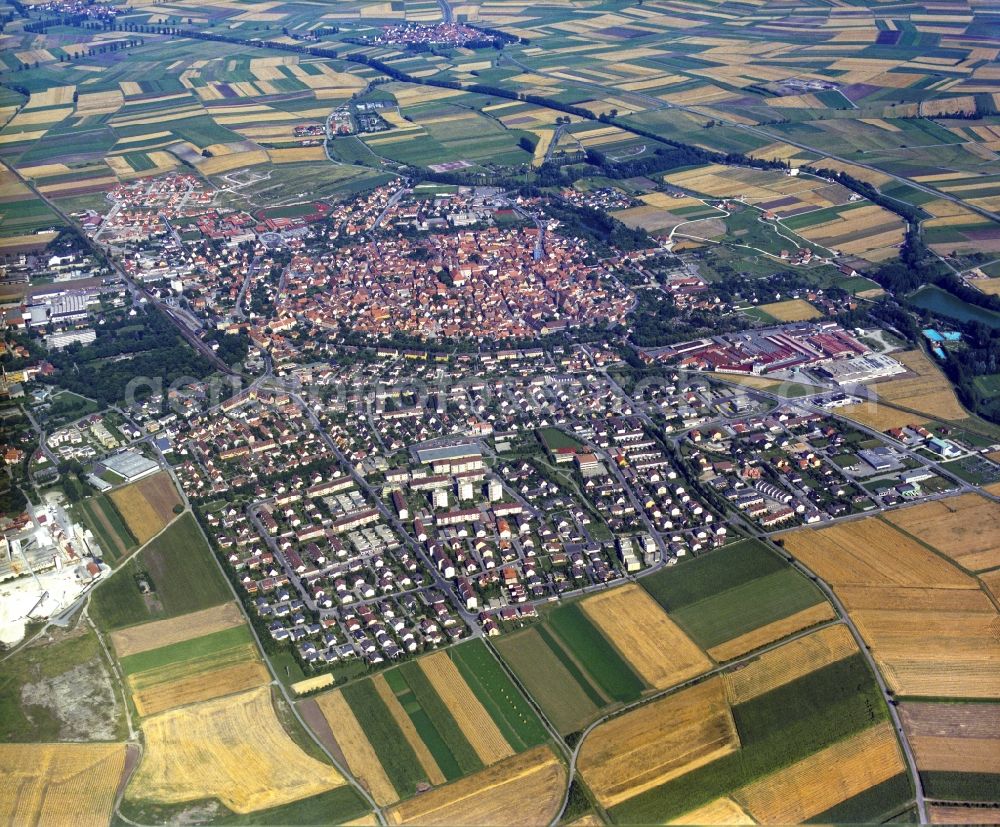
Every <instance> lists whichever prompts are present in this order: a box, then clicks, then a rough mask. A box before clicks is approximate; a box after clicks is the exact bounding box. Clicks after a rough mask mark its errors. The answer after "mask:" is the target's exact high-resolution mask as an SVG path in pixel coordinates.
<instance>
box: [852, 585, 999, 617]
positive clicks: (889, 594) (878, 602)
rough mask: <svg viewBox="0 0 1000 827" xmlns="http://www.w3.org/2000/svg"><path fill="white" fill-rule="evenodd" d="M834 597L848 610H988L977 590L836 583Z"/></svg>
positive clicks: (984, 600) (988, 601)
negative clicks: (842, 584) (838, 598)
mask: <svg viewBox="0 0 1000 827" xmlns="http://www.w3.org/2000/svg"><path fill="white" fill-rule="evenodd" d="M837 596H838V597H840V599H841V600H842V601H843V603H844V606H846V607H847V610H848V611H849V612H853V611H855V610H863V609H905V610H907V611H910V612H928V611H930V612H989V611H992V610H993V604H992V603H990V599H989V598H988V597H987V596H986V595H985V594H984V593H983V592H982V591H980V590H979V589H921V588H910V587H903V586H895V587H893V588H886V587H885V586H838V587H837Z"/></svg>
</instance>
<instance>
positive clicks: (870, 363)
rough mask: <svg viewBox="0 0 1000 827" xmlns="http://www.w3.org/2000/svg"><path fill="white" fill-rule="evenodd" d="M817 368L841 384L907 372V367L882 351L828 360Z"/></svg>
mask: <svg viewBox="0 0 1000 827" xmlns="http://www.w3.org/2000/svg"><path fill="white" fill-rule="evenodd" d="M816 370H817V372H819V373H821V374H823V375H824V376H827V377H829V378H830V379H832V380H833V381H834V382H836V383H837V384H839V385H843V384H845V383H848V382H867V381H869V380H871V379H884V378H886V377H887V376H897V375H899V374H900V373H906V368H905V367H904V366H903V365H901V364H900V363H899V362H897V361H896V360H895V359H893V358H891V357H889V356H885V355H883V354H881V353H869V354H867V355H865V356H853V357H851V358H848V359H839V360H837V361H835V362H827V363H825V364H824V365H822V366H821V367H818V368H816Z"/></svg>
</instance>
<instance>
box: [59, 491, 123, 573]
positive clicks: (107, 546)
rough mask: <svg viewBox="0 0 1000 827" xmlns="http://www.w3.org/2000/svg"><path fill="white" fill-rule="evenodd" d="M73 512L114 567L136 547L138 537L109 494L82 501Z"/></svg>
mask: <svg viewBox="0 0 1000 827" xmlns="http://www.w3.org/2000/svg"><path fill="white" fill-rule="evenodd" d="M73 510H74V513H75V514H77V515H78V518H79V519H80V520H81V521H82V522H83V524H84V525H85V526H86V527H87V528H89V529H90V531H91V533H92V534H93V535H94V539H96V540H97V544H98V545H99V546H100V547H101V551H102V552H103V553H104V556H105V558H106V559H107V561H108V563H109V564H110V565H114V564H115V563H116V562H117V561H119V560H121V559H122V558H123V557H125V556H126V555H127V554H128V553H129V552H130V551H132V550H133V549H134V548H135V547H136V545H137V541H136V537H135V536H134V535H133V534H132V532H131V530H130V529H129V527H128V525H127V523H126V521H125V519H124V517H123V516H122V514H121V513H120V512H119V511H118V508H117V507H116V505H115V503H114V501H113V500H112V499H111V498H110V497H109V496H108V495H107V494H96V495H94V496H93V497H87V498H86V499H83V500H80V501H79V502H78V503H76V505H75V506H74V509H73Z"/></svg>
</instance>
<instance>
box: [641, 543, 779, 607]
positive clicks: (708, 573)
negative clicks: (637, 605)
mask: <svg viewBox="0 0 1000 827" xmlns="http://www.w3.org/2000/svg"><path fill="white" fill-rule="evenodd" d="M785 567H786V564H785V563H784V562H783V561H782V560H781V558H780V557H778V555H776V554H774V553H772V552H771V551H770V550H769V549H768V548H767V546H765V545H763V544H762V543H759V542H758V541H757V540H740V541H739V542H736V543H731V544H729V545H726V546H723V547H722V548H720V549H716V550H715V551H712V552H709V553H708V554H704V555H702V556H700V557H694V558H692V559H690V560H686V561H683V562H681V563H680V565H677V566H674V567H673V568H669V569H664V570H663V571H661V572H657V573H656V574H654V575H652V576H650V577H644V578H642V586H643V588H644V589H646V591H648V592H649V594H650V595H651V596H652V598H653V599H654V600H655V601H656V602H657V603H659V604H660V605H661V606H662V607H663V608H664V609H666V610H667V611H668V612H671V611H674V610H676V609H680V608H682V607H683V606H687V605H689V604H691V603H697V602H698V601H699V600H704V599H705V598H707V597H712V596H713V595H716V594H718V593H719V592H724V591H726V590H728V589H732V588H735V587H736V586H741V585H743V584H744V583H746V582H748V581H750V580H754V579H755V578H758V577H763V576H765V575H767V574H771V573H773V572H777V571H781V570H782V569H783V568H785Z"/></svg>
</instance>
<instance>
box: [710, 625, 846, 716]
mask: <svg viewBox="0 0 1000 827" xmlns="http://www.w3.org/2000/svg"><path fill="white" fill-rule="evenodd" d="M857 651H858V647H857V644H855V642H854V638H853V637H852V636H851V633H850V632H849V631H848V629H847V627H846V626H845V625H844V624H842V623H838V624H837V625H836V626H827V627H826V628H825V629H820V630H818V631H816V632H813V633H812V634H811V635H807V636H806V637H803V638H799V639H798V640H793V641H792V642H791V643H786V644H785V645H784V646H782V647H780V648H778V649H773V650H771V651H770V652H767V653H765V654H763V655H761V656H760V657H759V658H757V660H755V661H752V662H751V663H748V664H747V665H746V666H744V667H742V668H741V669H738V670H736V671H735V672H728V673H726V675H725V676H724V681H725V684H726V696H727V697H728V698H729V703H731V704H741V703H743V702H744V701H749V700H750V699H751V698H756V697H757V696H758V695H763V694H764V693H765V692H770V691H771V690H772V689H776V688H777V687H779V686H784V685H785V684H786V683H790V682H791V681H794V680H796V679H797V678H801V677H802V676H803V675H808V674H809V673H810V672H815V671H816V670H817V669H821V668H822V667H824V666H826V665H827V664H830V663H834V662H836V661H838V660H842V659H843V658H846V657H850V656H851V655H854V654H856V653H857Z"/></svg>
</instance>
